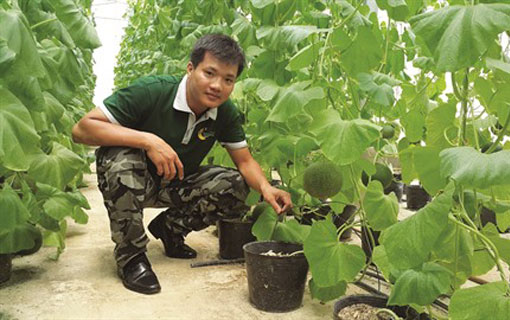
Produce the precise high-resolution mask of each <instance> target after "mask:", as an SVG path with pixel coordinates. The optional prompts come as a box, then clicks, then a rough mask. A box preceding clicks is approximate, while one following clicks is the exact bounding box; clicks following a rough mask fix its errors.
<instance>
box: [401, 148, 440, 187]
mask: <svg viewBox="0 0 510 320" xmlns="http://www.w3.org/2000/svg"><path fill="white" fill-rule="evenodd" d="M399 158H400V161H401V164H402V180H403V181H404V182H406V183H410V182H411V181H412V180H413V179H415V178H418V179H419V180H420V182H421V184H422V185H423V187H424V188H425V190H426V191H427V192H428V193H429V194H431V195H434V194H436V192H437V191H438V190H440V189H442V188H443V187H444V186H445V185H446V179H444V178H442V177H441V176H440V174H439V165H440V161H439V149H438V148H436V147H421V146H418V147H415V146H411V147H409V148H407V149H404V150H403V151H401V152H400V154H399Z"/></svg>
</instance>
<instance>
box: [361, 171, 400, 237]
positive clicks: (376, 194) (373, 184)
mask: <svg viewBox="0 0 510 320" xmlns="http://www.w3.org/2000/svg"><path fill="white" fill-rule="evenodd" d="M363 206H364V208H365V212H366V214H367V219H368V224H369V225H370V226H371V227H372V228H373V229H374V230H376V231H380V230H384V229H386V228H387V227H389V226H391V225H393V224H395V223H396V222H397V216H398V209H399V207H398V201H397V197H396V196H395V194H394V193H390V194H389V195H385V194H384V189H383V186H382V184H381V183H380V182H379V181H376V180H372V181H370V183H369V184H368V187H367V192H366V194H365V198H364V199H363Z"/></svg>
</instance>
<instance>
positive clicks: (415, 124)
mask: <svg viewBox="0 0 510 320" xmlns="http://www.w3.org/2000/svg"><path fill="white" fill-rule="evenodd" d="M426 116H427V115H426V113H425V112H424V111H423V109H421V108H414V109H412V110H410V111H409V112H407V113H406V114H404V115H402V118H401V122H402V125H403V126H404V129H405V133H406V137H407V139H409V141H419V140H421V139H422V138H423V128H424V126H425V117H426Z"/></svg>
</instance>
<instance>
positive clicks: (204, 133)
mask: <svg viewBox="0 0 510 320" xmlns="http://www.w3.org/2000/svg"><path fill="white" fill-rule="evenodd" d="M197 135H198V139H200V140H202V141H204V140H205V139H207V138H210V137H212V136H214V131H210V130H209V128H206V127H204V128H201V129H200V130H198V134H197Z"/></svg>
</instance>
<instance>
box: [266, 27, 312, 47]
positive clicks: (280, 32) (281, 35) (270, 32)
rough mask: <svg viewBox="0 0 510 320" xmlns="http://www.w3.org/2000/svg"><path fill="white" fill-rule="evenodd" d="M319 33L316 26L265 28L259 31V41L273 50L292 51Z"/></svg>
mask: <svg viewBox="0 0 510 320" xmlns="http://www.w3.org/2000/svg"><path fill="white" fill-rule="evenodd" d="M319 31H320V30H319V29H317V27H315V26H280V27H269V26H263V27H260V28H258V29H257V39H258V40H259V41H262V42H263V43H264V44H265V47H266V48H268V49H271V50H281V49H284V48H289V49H291V48H293V47H295V46H296V45H297V44H299V43H300V42H301V41H303V40H304V39H306V38H307V37H308V36H309V35H311V34H314V33H317V32H319Z"/></svg>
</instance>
